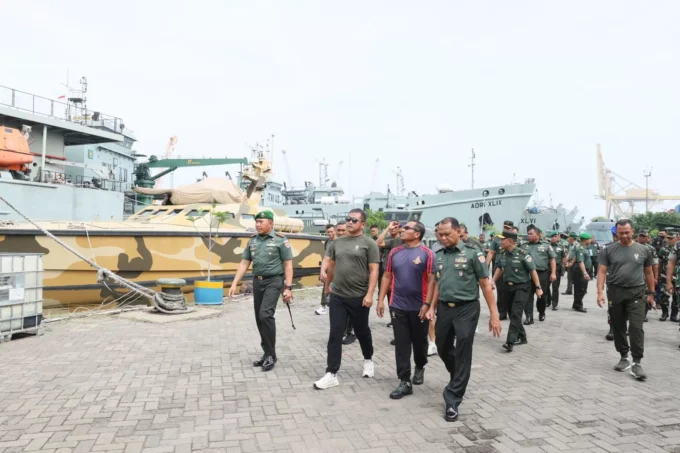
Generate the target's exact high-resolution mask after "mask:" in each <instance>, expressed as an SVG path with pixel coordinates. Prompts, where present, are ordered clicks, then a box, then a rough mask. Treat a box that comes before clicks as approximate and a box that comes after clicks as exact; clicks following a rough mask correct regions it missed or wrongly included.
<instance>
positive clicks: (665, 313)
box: [659, 306, 668, 321]
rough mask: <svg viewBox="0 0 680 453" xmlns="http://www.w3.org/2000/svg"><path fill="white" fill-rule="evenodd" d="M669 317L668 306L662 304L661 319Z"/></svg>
mask: <svg viewBox="0 0 680 453" xmlns="http://www.w3.org/2000/svg"><path fill="white" fill-rule="evenodd" d="M667 319H668V307H666V306H662V307H661V317H660V318H659V321H665V320H667Z"/></svg>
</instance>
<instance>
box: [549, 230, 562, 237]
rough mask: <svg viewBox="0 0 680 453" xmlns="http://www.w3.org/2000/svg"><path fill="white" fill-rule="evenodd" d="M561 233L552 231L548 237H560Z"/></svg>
mask: <svg viewBox="0 0 680 453" xmlns="http://www.w3.org/2000/svg"><path fill="white" fill-rule="evenodd" d="M559 235H560V232H559V231H551V232H550V233H548V237H553V236H559Z"/></svg>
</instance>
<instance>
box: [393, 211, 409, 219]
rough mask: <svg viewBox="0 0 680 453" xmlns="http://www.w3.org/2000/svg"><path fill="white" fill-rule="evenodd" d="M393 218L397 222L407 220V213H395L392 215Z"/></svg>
mask: <svg viewBox="0 0 680 453" xmlns="http://www.w3.org/2000/svg"><path fill="white" fill-rule="evenodd" d="M394 217H396V218H397V220H402V221H404V220H408V212H397V213H396V214H394Z"/></svg>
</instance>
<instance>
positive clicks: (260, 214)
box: [255, 211, 274, 220]
mask: <svg viewBox="0 0 680 453" xmlns="http://www.w3.org/2000/svg"><path fill="white" fill-rule="evenodd" d="M255 219H269V220H274V213H273V212H271V211H260V212H258V213H257V215H255Z"/></svg>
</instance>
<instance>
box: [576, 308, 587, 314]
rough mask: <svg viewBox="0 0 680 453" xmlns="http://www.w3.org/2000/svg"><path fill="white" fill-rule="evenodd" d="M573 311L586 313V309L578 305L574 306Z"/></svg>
mask: <svg viewBox="0 0 680 453" xmlns="http://www.w3.org/2000/svg"><path fill="white" fill-rule="evenodd" d="M574 311H577V312H579V313H588V309H586V308H583V307H580V308H574Z"/></svg>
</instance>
